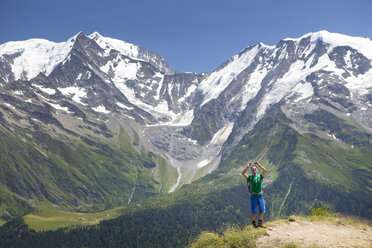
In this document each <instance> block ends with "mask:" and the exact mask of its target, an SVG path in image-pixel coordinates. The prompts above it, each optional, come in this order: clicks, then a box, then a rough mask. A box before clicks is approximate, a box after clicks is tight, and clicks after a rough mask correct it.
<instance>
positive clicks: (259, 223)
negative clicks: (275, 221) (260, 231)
mask: <svg viewBox="0 0 372 248" xmlns="http://www.w3.org/2000/svg"><path fill="white" fill-rule="evenodd" d="M257 227H260V228H266V227H265V226H264V225H263V223H262V220H259V221H258V226H257Z"/></svg>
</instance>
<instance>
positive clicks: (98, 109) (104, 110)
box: [92, 105, 110, 114]
mask: <svg viewBox="0 0 372 248" xmlns="http://www.w3.org/2000/svg"><path fill="white" fill-rule="evenodd" d="M92 109H93V110H94V111H96V112H100V113H104V114H108V113H110V111H109V110H107V109H106V108H105V106H103V105H99V106H98V107H94V108H92Z"/></svg>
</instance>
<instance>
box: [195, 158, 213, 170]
mask: <svg viewBox="0 0 372 248" xmlns="http://www.w3.org/2000/svg"><path fill="white" fill-rule="evenodd" d="M211 161H212V159H204V160H202V161H200V162H199V163H198V164H197V165H196V167H197V168H202V167H204V166H206V165H207V164H209V163H210V162H211Z"/></svg>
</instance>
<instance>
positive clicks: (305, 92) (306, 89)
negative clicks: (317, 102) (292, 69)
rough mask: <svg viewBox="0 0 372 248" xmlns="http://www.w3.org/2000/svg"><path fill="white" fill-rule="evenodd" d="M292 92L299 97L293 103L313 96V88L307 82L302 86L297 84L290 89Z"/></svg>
mask: <svg viewBox="0 0 372 248" xmlns="http://www.w3.org/2000/svg"><path fill="white" fill-rule="evenodd" d="M292 92H293V93H299V94H300V95H301V96H300V97H298V98H297V99H296V100H295V102H298V101H301V100H303V99H306V98H308V97H311V96H312V95H314V88H313V86H312V85H311V83H309V82H306V83H304V84H301V83H299V84H297V85H296V86H295V87H294V88H293V89H292Z"/></svg>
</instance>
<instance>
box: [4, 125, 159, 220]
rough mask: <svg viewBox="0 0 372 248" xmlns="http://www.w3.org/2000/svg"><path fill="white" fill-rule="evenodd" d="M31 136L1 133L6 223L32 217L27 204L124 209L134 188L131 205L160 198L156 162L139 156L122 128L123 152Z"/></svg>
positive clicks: (99, 143) (92, 143)
mask: <svg viewBox="0 0 372 248" xmlns="http://www.w3.org/2000/svg"><path fill="white" fill-rule="evenodd" d="M28 133H31V134H32V136H30V135H29V134H28ZM28 133H26V131H23V130H20V129H19V130H15V131H12V132H11V131H9V130H4V129H0V211H1V212H0V216H1V217H2V219H3V220H7V219H9V218H11V217H15V216H21V215H24V214H25V213H27V212H29V211H30V210H31V207H30V204H28V203H29V202H30V201H28V199H31V200H32V202H33V204H34V203H36V204H37V203H38V202H43V201H46V202H51V203H53V204H58V205H59V206H60V207H62V208H63V209H65V210H67V209H69V210H78V209H80V210H84V211H87V210H88V211H99V210H103V209H107V208H113V207H115V206H119V205H123V204H126V203H127V202H128V199H129V197H130V194H131V192H132V190H133V187H134V184H135V183H136V192H135V194H134V196H133V199H132V201H138V200H141V199H143V198H146V197H148V196H150V195H155V194H159V188H160V184H159V183H158V182H156V181H155V179H154V178H153V177H152V176H151V173H152V170H153V169H152V168H151V167H152V166H155V164H154V162H153V161H152V158H151V157H149V156H148V155H147V154H144V153H139V152H137V151H136V150H135V149H134V147H133V146H132V144H131V141H130V140H129V139H128V135H127V134H125V131H124V130H123V129H122V130H121V131H120V135H119V143H120V147H116V146H114V145H111V144H109V143H105V142H104V141H101V140H93V139H92V138H86V137H82V139H81V140H80V139H79V138H76V137H75V138H68V137H64V136H54V137H52V136H50V135H49V134H47V132H46V131H45V130H42V129H41V130H39V131H35V132H28ZM137 173H138V176H137ZM135 181H136V182H135Z"/></svg>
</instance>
